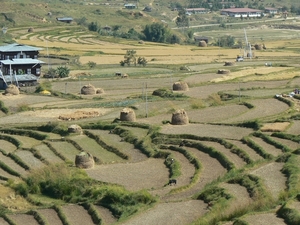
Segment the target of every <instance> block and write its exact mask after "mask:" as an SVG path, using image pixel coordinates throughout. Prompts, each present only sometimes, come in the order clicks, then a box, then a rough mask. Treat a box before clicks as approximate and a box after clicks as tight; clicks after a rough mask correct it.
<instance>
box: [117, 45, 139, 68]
mask: <svg viewBox="0 0 300 225" xmlns="http://www.w3.org/2000/svg"><path fill="white" fill-rule="evenodd" d="M136 57H137V55H136V51H135V50H133V49H132V50H127V51H126V54H125V55H124V60H122V61H120V65H121V66H125V65H126V64H127V65H128V66H131V65H132V64H134V65H135V66H136V63H137V58H136Z"/></svg>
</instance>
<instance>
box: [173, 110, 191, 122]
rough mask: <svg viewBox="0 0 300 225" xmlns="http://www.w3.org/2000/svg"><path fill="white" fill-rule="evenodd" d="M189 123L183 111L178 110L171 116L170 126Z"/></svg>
mask: <svg viewBox="0 0 300 225" xmlns="http://www.w3.org/2000/svg"><path fill="white" fill-rule="evenodd" d="M188 123H189V118H188V116H187V113H186V112H185V110H184V109H178V110H176V112H174V113H173V114H172V121H171V124H173V125H185V124H188Z"/></svg>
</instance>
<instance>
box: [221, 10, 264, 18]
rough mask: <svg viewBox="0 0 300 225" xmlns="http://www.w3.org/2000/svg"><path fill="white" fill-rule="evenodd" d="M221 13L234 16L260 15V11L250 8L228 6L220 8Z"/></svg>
mask: <svg viewBox="0 0 300 225" xmlns="http://www.w3.org/2000/svg"><path fill="white" fill-rule="evenodd" d="M221 15H225V16H230V17H235V18H241V17H242V18H258V17H261V16H262V11H261V10H258V9H250V8H229V9H222V10H221Z"/></svg>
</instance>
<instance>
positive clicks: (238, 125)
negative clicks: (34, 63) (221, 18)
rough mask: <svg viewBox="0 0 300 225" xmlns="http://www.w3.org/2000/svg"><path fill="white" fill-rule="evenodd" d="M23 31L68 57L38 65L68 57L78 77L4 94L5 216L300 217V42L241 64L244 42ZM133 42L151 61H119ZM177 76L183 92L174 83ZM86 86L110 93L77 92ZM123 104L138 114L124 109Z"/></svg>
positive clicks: (57, 219)
mask: <svg viewBox="0 0 300 225" xmlns="http://www.w3.org/2000/svg"><path fill="white" fill-rule="evenodd" d="M71 26H72V25H70V27H71ZM53 29H55V27H53ZM57 29H58V28H57ZM268 29H270V30H272V32H275V31H274V29H271V28H268ZM63 30H64V31H63ZM15 32H16V35H18V37H19V38H18V42H19V43H20V44H27V45H34V46H37V47H42V48H43V50H41V52H40V53H41V54H42V55H43V60H44V61H48V60H49V58H47V54H50V55H55V56H59V57H64V59H59V58H56V59H54V58H53V61H52V62H51V60H52V58H51V59H50V60H49V61H48V62H47V63H46V65H44V67H43V70H44V69H45V70H46V67H47V64H48V66H50V64H51V63H52V64H53V66H54V68H56V67H57V66H59V65H66V66H68V67H70V74H69V75H70V76H69V77H66V78H63V79H59V78H52V79H51V78H43V77H41V78H40V79H39V85H43V84H47V85H49V84H50V85H49V86H48V87H49V89H50V90H49V91H50V92H51V94H50V95H47V96H45V95H42V94H41V93H34V92H35V88H36V87H34V86H30V87H22V88H21V89H20V91H21V93H20V94H19V95H4V94H3V95H1V96H0V101H1V103H3V108H1V112H0V151H1V154H0V183H1V186H0V201H1V206H2V205H3V210H4V211H3V214H1V216H0V223H1V224H3V225H7V224H8V225H12V224H14V225H27V224H28V225H29V224H30V225H34V224H51V225H52V224H53V225H62V224H74V225H77V224H78V225H82V224H87V225H89V224H107V225H112V224H120V225H121V224H122V225H127V224H128V225H134V224H146V225H147V224H149V225H153V224H157V225H160V224H162V225H165V224H172V225H176V224H178V225H189V224H193V225H196V224H206V225H208V224H211V225H215V224H222V225H233V224H235V223H247V224H253V225H258V224H264V225H265V224H266V225H267V224H272V225H275V224H278V225H283V224H288V223H287V222H286V221H288V219H290V218H287V217H288V216H289V215H287V214H284V213H281V211H280V209H285V208H284V207H291V208H293V209H294V210H296V211H297V213H300V212H299V201H298V199H297V198H298V193H299V192H300V189H299V187H300V185H299V181H298V180H299V176H300V175H299V172H298V170H299V157H298V154H299V147H300V145H299V143H300V138H299V137H298V136H299V134H300V128H299V127H300V126H299V125H300V124H299V122H298V120H299V110H300V104H299V102H300V101H299V100H298V98H297V97H298V96H293V97H290V96H288V94H289V93H291V92H292V91H294V90H295V89H297V88H298V87H299V84H300V83H299V82H300V79H299V74H298V70H299V63H298V61H297V59H298V58H299V52H300V51H298V50H297V49H298V48H299V40H298V39H295V40H281V41H277V40H274V41H270V43H268V44H267V47H268V48H267V49H264V50H255V56H256V57H253V58H252V59H247V58H245V61H244V62H235V58H236V55H238V54H240V49H231V48H221V47H218V46H212V45H211V46H208V47H206V48H200V47H198V46H195V45H169V44H159V45H158V44H155V43H150V42H143V43H139V42H138V41H137V40H136V41H135V40H133V41H128V40H119V41H117V39H116V40H115V42H109V41H107V40H106V39H103V38H99V37H98V35H96V34H89V33H88V32H82V31H81V32H79V31H77V32H74V31H73V30H72V29H61V30H60V32H54V30H51V29H50V30H49V28H37V29H35V32H34V33H30V34H29V33H28V32H26V31H22V29H21V30H20V29H18V30H16V31H15ZM205 32H206V31H205ZM205 32H204V33H205ZM233 32H234V31H233ZM236 32H237V33H239V32H241V31H236ZM253 32H254V31H253ZM277 32H278V31H277ZM275 33H276V32H275ZM277 34H279V33H277ZM257 40H259V38H257ZM46 44H47V46H46ZM129 49H134V50H135V51H136V53H137V55H138V56H142V57H145V58H146V59H147V65H146V66H145V67H143V66H124V67H121V66H120V64H119V62H120V61H121V60H124V54H125V53H126V50H129ZM47 51H48V52H47ZM289 60H291V62H289ZM66 62H67V63H66ZM89 62H94V63H95V66H94V67H93V68H92V67H91V66H89V65H88V63H89ZM225 62H235V63H233V64H232V65H231V66H225V65H224V64H225ZM271 62H272V66H269V64H268V63H271ZM266 63H267V64H266ZM222 69H226V70H230V72H229V73H228V74H219V73H218V70H222ZM116 73H121V74H125V73H126V74H127V75H128V77H126V78H122V77H121V76H116ZM179 81H180V82H186V84H187V85H188V89H187V90H180V91H174V90H173V84H174V83H175V82H179ZM84 85H93V86H94V87H95V88H101V89H103V92H102V93H98V94H92V95H89V94H86V93H82V92H81V88H82V87H83V86H84ZM280 94H285V95H282V96H277V97H275V96H276V95H280ZM4 107H5V108H4ZM128 108H129V109H131V110H132V111H131V112H134V113H135V117H127V120H126V119H124V118H121V111H122V110H124V109H127V110H125V111H126V112H129V110H128ZM5 109H7V111H6V110H5ZM178 110H179V111H180V110H181V111H180V112H185V113H182V114H180V115H179V116H178V118H177V121H176V123H174V122H172V117H173V115H174V113H175V112H178ZM80 113H81V114H85V115H86V114H90V115H91V116H89V117H85V118H83V117H80V116H78V115H79V114H80ZM75 115H77V116H75ZM95 115H96V116H95ZM186 118H187V120H185V119H186ZM71 125H78V126H79V127H80V128H81V131H80V132H74V131H72V130H71V129H69V127H71ZM86 153H88V154H86ZM78 155H80V156H82V158H81V159H82V161H83V162H82V163H81V164H78V163H76V157H77V156H78ZM86 156H88V157H86ZM84 157H86V158H84ZM85 163H86V164H85ZM60 165H64V167H59V166H60ZM49 168H51V169H53V171H55V172H53V171H49V170H50V169H49ZM57 168H62V169H60V170H58V171H57V170H55V169H57ZM44 169H45V170H44ZM47 169H49V170H47ZM66 171H68V172H70V173H68V172H66ZM71 171H76V173H75V175H74V174H72V173H71ZM41 174H42V175H41ZM56 175H59V177H56ZM39 176H40V177H39ZM72 176H74V177H72ZM71 178H72V179H71ZM44 179H45V180H44ZM55 179H57V180H55ZM53 180H55V181H56V183H55V185H57V186H55V189H54V190H53V189H47V188H48V187H49V186H51V184H52V183H51V182H53ZM74 181H75V182H74ZM26 182H29V183H30V182H39V183H38V184H36V186H34V185H32V183H30V185H28V184H29V183H26ZM72 182H74V183H72ZM19 184H20V186H19ZM5 185H6V186H5ZM68 185H70V186H68ZM29 186H30V187H29ZM57 187H59V188H57ZM18 188H23V189H21V191H20V189H18ZM64 188H66V189H64ZM2 190H9V192H7V193H3V194H1V191H2ZM14 190H16V191H14ZM17 190H18V191H17ZM61 191H62V192H61ZM63 191H64V192H63ZM2 203H3V204H2ZM285 203H288V204H285ZM1 209H2V208H1ZM220 212H222V213H220ZM297 222H299V223H300V221H296V222H295V223H294V224H299V223H297Z"/></svg>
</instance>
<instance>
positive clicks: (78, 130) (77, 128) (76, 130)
mask: <svg viewBox="0 0 300 225" xmlns="http://www.w3.org/2000/svg"><path fill="white" fill-rule="evenodd" d="M68 132H69V133H77V134H82V128H81V127H80V126H79V125H77V124H73V125H71V126H69V127H68Z"/></svg>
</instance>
